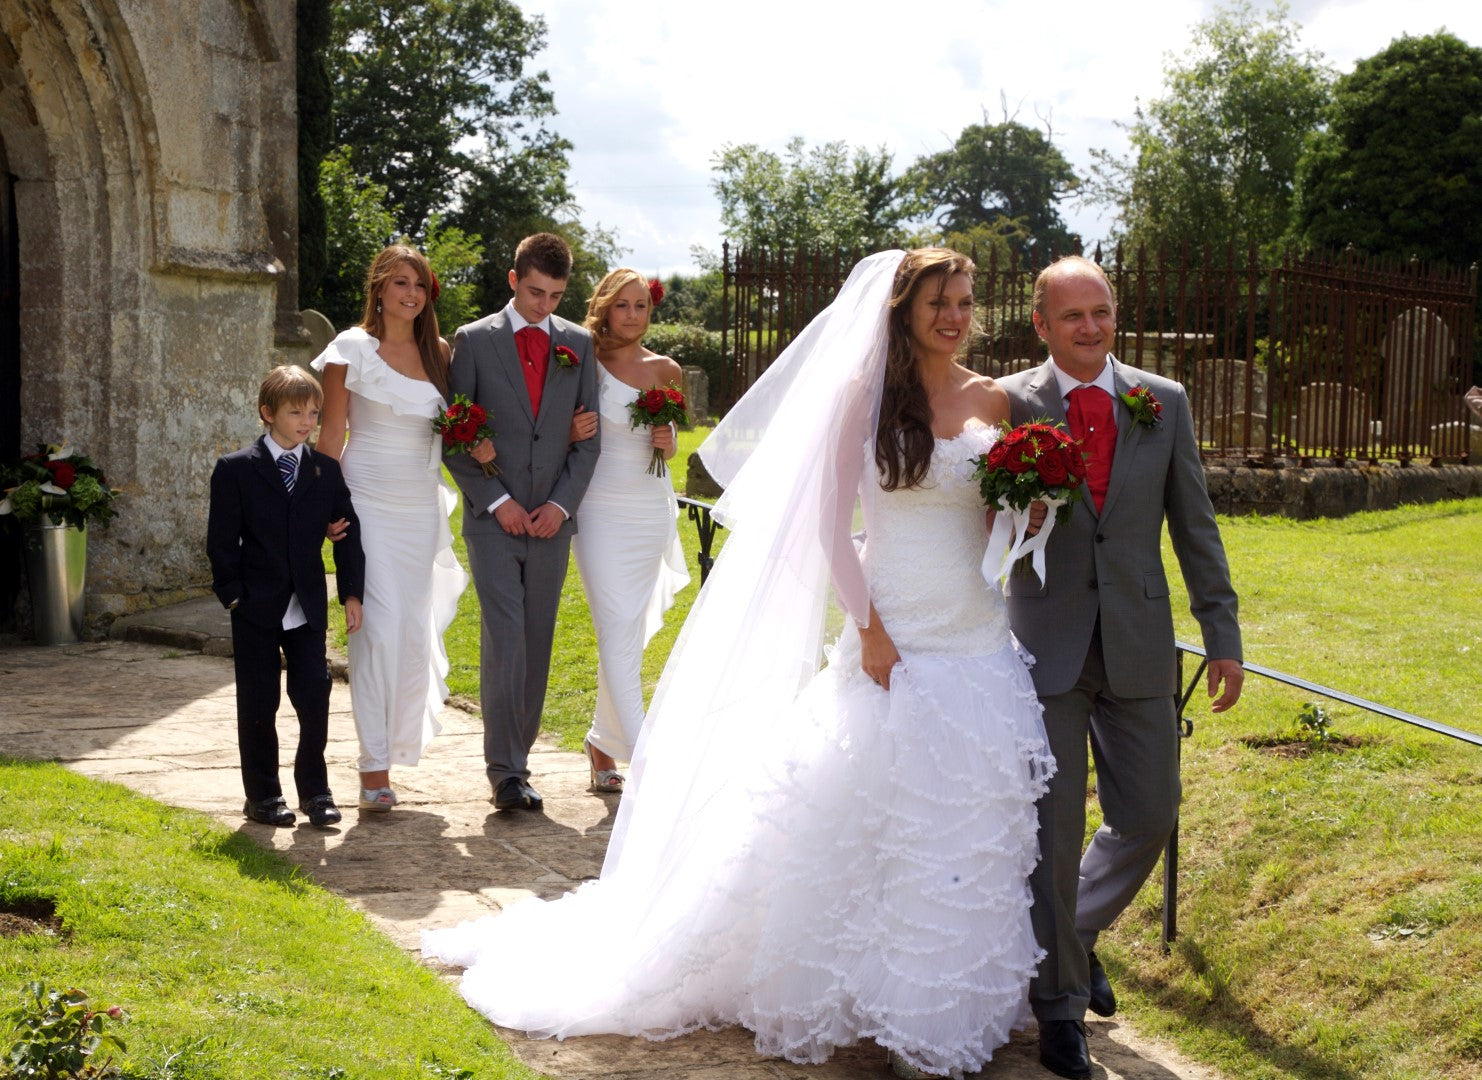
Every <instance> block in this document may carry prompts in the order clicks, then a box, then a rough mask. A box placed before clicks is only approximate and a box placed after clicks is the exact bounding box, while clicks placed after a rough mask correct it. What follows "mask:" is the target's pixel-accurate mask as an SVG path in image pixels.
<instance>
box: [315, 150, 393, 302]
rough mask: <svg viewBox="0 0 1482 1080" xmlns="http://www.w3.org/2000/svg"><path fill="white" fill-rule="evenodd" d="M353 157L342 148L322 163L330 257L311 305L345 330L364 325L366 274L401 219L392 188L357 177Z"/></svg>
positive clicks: (321, 177)
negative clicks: (392, 205)
mask: <svg viewBox="0 0 1482 1080" xmlns="http://www.w3.org/2000/svg"><path fill="white" fill-rule="evenodd" d="M350 156H351V155H350V150H349V148H348V147H344V146H342V147H340V148H339V149H337V150H335V151H333V152H332V153H330V154H328V155H326V157H325V158H324V161H323V163H322V164H321V165H320V169H319V193H320V194H321V195H322V196H323V198H324V220H325V235H326V248H327V251H328V256H329V258H328V265H327V269H326V270H325V273H324V276H323V278H322V279H321V281H320V286H319V289H318V290H317V291H316V292H315V293H314V294H313V295H312V296H310V298H309V300H310V305H309V306H311V307H313V308H316V309H318V310H319V311H321V312H323V313H324V315H325V317H326V318H328V319H329V321H330V322H331V323H333V324H334V325H335V328H336V329H340V330H343V329H344V328H345V327H347V326H353V325H354V324H355V323H358V322H359V321H360V316H361V313H362V312H363V310H364V306H365V272H366V270H367V269H369V267H370V264H371V260H372V259H374V258H375V257H376V252H378V251H380V250H381V249H382V248H383V247H385V246H386V245H387V244H389V243H390V242H391V238H392V237H393V236H394V235H395V233H396V221H395V219H394V218H393V217H392V216H391V211H390V210H388V209H387V208H386V188H385V187H384V186H383V185H381V184H378V183H376V182H375V181H374V180H367V179H365V178H364V177H361V176H357V175H356V173H355V169H354V167H353V166H352V165H351V164H350Z"/></svg>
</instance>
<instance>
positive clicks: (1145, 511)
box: [999, 256, 1244, 1078]
mask: <svg viewBox="0 0 1482 1080" xmlns="http://www.w3.org/2000/svg"><path fill="white" fill-rule="evenodd" d="M1033 306H1034V312H1033V318H1034V328H1035V331H1036V332H1037V333H1038V334H1039V336H1040V338H1041V339H1042V340H1043V341H1044V342H1045V344H1046V345H1047V346H1048V347H1049V350H1050V359H1049V360H1047V361H1046V362H1045V363H1044V364H1042V365H1041V366H1040V367H1038V368H1032V369H1030V370H1028V371H1024V372H1020V373H1019V374H1016V375H1010V376H1008V377H1007V378H1005V379H1001V380H999V385H1000V386H1002V387H1003V388H1004V389H1005V390H1006V391H1007V392H1008V395H1009V402H1010V414H1011V418H1012V421H1013V423H1015V424H1020V423H1024V422H1025V421H1028V420H1033V419H1038V418H1042V417H1048V418H1049V419H1050V420H1052V421H1060V422H1063V423H1066V424H1067V426H1068V427H1069V429H1070V432H1071V434H1072V435H1073V436H1074V437H1075V438H1077V439H1079V440H1082V442H1083V445H1084V447H1085V449H1086V450H1087V452H1088V455H1089V456H1088V459H1087V474H1088V475H1087V481H1086V485H1087V487H1088V488H1089V491H1087V492H1086V493H1085V494H1084V496H1083V498H1082V500H1081V501H1080V502H1078V503H1076V504H1075V506H1074V512H1073V513H1072V515H1071V517H1070V519H1069V520H1068V521H1066V522H1065V523H1064V524H1061V525H1057V526H1056V527H1055V530H1054V532H1053V533H1051V535H1050V540H1049V544H1048V545H1047V547H1046V551H1045V564H1046V580H1045V583H1044V584H1041V583H1040V582H1039V580H1038V579H1037V578H1036V577H1034V576H1033V575H1028V576H1025V575H1020V574H1013V575H1010V577H1009V581H1008V585H1007V587H1006V589H1005V591H1006V593H1007V599H1008V610H1009V621H1010V624H1011V625H1012V626H1013V630H1014V633H1015V635H1016V636H1017V637H1018V638H1019V640H1020V641H1021V642H1022V643H1023V644H1024V646H1025V648H1027V649H1028V650H1029V651H1030V652H1031V653H1033V654H1034V657H1035V664H1034V667H1033V668H1032V669H1031V671H1032V673H1033V676H1034V685H1035V690H1036V691H1037V692H1038V694H1039V699H1040V703H1041V704H1042V705H1043V706H1044V720H1045V729H1046V731H1047V733H1048V735H1049V739H1050V749H1051V750H1052V751H1053V752H1054V755H1055V761H1056V764H1057V766H1058V771H1057V772H1056V774H1055V777H1054V779H1053V780H1052V781H1051V782H1050V789H1049V791H1048V792H1047V793H1046V794H1045V795H1044V797H1043V798H1042V799H1041V800H1040V803H1039V822H1040V825H1039V845H1040V861H1039V864H1038V866H1037V867H1036V868H1035V870H1034V873H1033V875H1032V876H1031V878H1030V885H1031V888H1032V889H1033V892H1034V908H1033V911H1032V917H1033V920H1034V928H1035V936H1036V937H1037V938H1038V939H1039V943H1040V946H1041V947H1042V948H1044V949H1045V950H1046V956H1045V959H1044V960H1043V961H1042V962H1041V964H1040V966H1039V971H1038V974H1037V975H1036V977H1035V979H1034V981H1033V983H1032V984H1031V985H1030V992H1029V996H1030V1004H1031V1006H1032V1007H1033V1009H1034V1013H1035V1016H1036V1018H1037V1019H1038V1020H1039V1031H1040V1061H1041V1063H1042V1064H1044V1066H1045V1067H1046V1068H1047V1069H1049V1070H1050V1071H1051V1072H1053V1073H1055V1074H1056V1075H1057V1076H1064V1077H1070V1078H1079V1077H1089V1076H1090V1075H1091V1061H1090V1056H1089V1054H1088V1051H1087V1048H1086V1031H1085V1024H1084V1017H1085V1013H1086V1008H1087V1006H1088V1004H1089V1006H1090V1008H1091V1010H1092V1011H1093V1012H1096V1013H1098V1014H1099V1015H1102V1016H1110V1015H1111V1014H1112V1013H1113V1012H1114V1011H1115V1010H1116V999H1115V997H1114V996H1113V994H1112V989H1111V985H1110V983H1109V982H1107V979H1106V973H1105V972H1104V971H1103V970H1102V967H1101V965H1100V964H1099V963H1098V962H1097V960H1096V954H1095V953H1094V952H1093V951H1092V949H1093V948H1094V946H1095V944H1096V937H1097V935H1098V934H1099V933H1100V932H1101V931H1102V930H1105V929H1106V928H1107V927H1108V926H1110V925H1111V923H1112V921H1113V920H1114V919H1115V918H1116V917H1117V915H1119V914H1120V913H1121V912H1122V910H1123V909H1124V908H1125V907H1126V906H1127V905H1128V904H1129V903H1130V902H1131V900H1132V898H1133V897H1134V896H1136V894H1137V891H1138V889H1139V888H1141V887H1142V884H1143V882H1144V881H1146V880H1147V878H1148V875H1149V874H1151V873H1152V870H1153V867H1154V866H1155V865H1156V864H1157V861H1158V857H1159V855H1160V854H1161V853H1162V851H1163V849H1164V847H1165V846H1166V844H1167V842H1168V838H1169V836H1170V835H1171V833H1172V830H1173V825H1174V822H1175V819H1176V817H1177V814H1178V802H1179V791H1180V789H1179V777H1178V729H1177V717H1176V710H1175V704H1174V700H1175V695H1176V693H1177V690H1178V687H1177V673H1176V670H1175V659H1174V647H1173V640H1174V639H1173V613H1172V609H1171V607H1170V604H1169V598H1168V579H1167V577H1166V574H1165V569H1164V566H1163V558H1162V550H1161V546H1160V541H1161V533H1162V529H1163V522H1164V519H1165V516H1166V519H1167V523H1168V533H1169V536H1170V537H1171V539H1172V541H1173V550H1174V553H1175V554H1176V555H1177V556H1178V562H1179V566H1180V568H1181V570H1182V573H1183V578H1184V585H1185V587H1186V588H1187V590H1188V594H1189V607H1190V610H1191V611H1192V612H1193V614H1194V617H1195V618H1196V619H1197V620H1198V621H1199V628H1200V630H1201V632H1202V634H1203V638H1204V648H1205V651H1206V653H1207V654H1208V655H1209V657H1210V661H1209V687H1208V689H1209V696H1210V697H1212V698H1216V700H1215V701H1214V704H1213V706H1212V708H1213V710H1214V711H1215V712H1223V711H1224V710H1225V709H1228V708H1229V707H1230V706H1232V705H1234V704H1235V702H1236V700H1237V699H1238V698H1239V697H1240V687H1241V682H1242V680H1243V678H1244V671H1243V669H1242V667H1241V650H1240V628H1239V625H1238V624H1237V622H1236V600H1235V590H1234V588H1233V587H1232V586H1231V584H1230V570H1229V566H1228V564H1227V563H1226V560H1225V549H1224V545H1223V544H1222V543H1221V542H1220V534H1219V528H1218V527H1217V526H1216V524H1215V520H1214V510H1213V508H1212V507H1211V505H1210V502H1209V494H1208V492H1207V491H1206V490H1205V487H1204V469H1203V465H1202V464H1201V462H1200V459H1199V447H1198V444H1197V443H1196V441H1195V439H1194V432H1193V419H1192V416H1191V414H1190V411H1189V404H1188V399H1187V398H1186V397H1185V396H1184V391H1183V387H1181V386H1180V385H1179V384H1178V383H1176V382H1173V381H1172V380H1169V379H1164V378H1160V377H1159V376H1156V375H1151V374H1148V373H1145V372H1142V371H1138V370H1137V369H1135V368H1130V367H1127V366H1126V365H1124V364H1122V363H1120V362H1119V361H1117V360H1116V359H1115V358H1114V357H1113V356H1112V355H1111V351H1110V350H1111V347H1112V337H1113V333H1114V332H1115V330H1116V315H1117V309H1116V301H1115V299H1114V298H1113V296H1112V291H1111V286H1110V284H1109V283H1108V281H1107V278H1106V274H1105V273H1104V272H1103V271H1102V269H1101V267H1099V266H1097V265H1096V264H1095V263H1093V262H1091V261H1089V260H1087V259H1083V258H1080V257H1079V256H1076V257H1071V258H1066V259H1061V260H1059V261H1058V262H1056V263H1054V264H1052V265H1051V266H1049V267H1047V268H1046V269H1045V270H1044V271H1043V272H1042V273H1041V274H1040V275H1039V278H1038V279H1037V280H1036V281H1035V284H1034V300H1033ZM1124 395H1130V396H1131V397H1132V399H1133V404H1129V403H1128V402H1127V401H1126V400H1124V397H1123V396H1124ZM1143 395H1146V396H1143ZM1216 695H1218V696H1217V697H1216ZM1088 737H1089V741H1090V747H1091V755H1092V756H1093V757H1094V759H1095V762H1096V794H1097V798H1098V800H1099V801H1100V803H1101V810H1102V815H1103V820H1104V824H1103V825H1102V826H1101V827H1100V828H1099V829H1098V830H1097V831H1096V835H1095V836H1094V837H1093V838H1092V840H1091V845H1090V847H1089V848H1087V849H1086V852H1085V855H1084V857H1083V856H1082V854H1081V844H1082V842H1083V839H1084V836H1085V828H1086V779H1087V753H1086V746H1087V740H1088Z"/></svg>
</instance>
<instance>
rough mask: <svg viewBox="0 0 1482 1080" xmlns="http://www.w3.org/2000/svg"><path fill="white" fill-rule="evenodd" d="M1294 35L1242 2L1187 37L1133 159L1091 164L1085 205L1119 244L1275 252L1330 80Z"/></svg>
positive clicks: (1145, 112) (1284, 20)
mask: <svg viewBox="0 0 1482 1080" xmlns="http://www.w3.org/2000/svg"><path fill="white" fill-rule="evenodd" d="M1298 33H1299V27H1298V26H1297V25H1296V24H1295V23H1293V22H1291V21H1290V20H1289V19H1288V17H1287V9H1286V6H1285V5H1284V4H1281V3H1278V4H1276V5H1275V6H1273V7H1272V8H1271V9H1270V10H1268V11H1265V12H1264V13H1258V12H1257V11H1256V10H1255V9H1254V8H1253V7H1252V6H1251V4H1250V3H1249V2H1248V0H1238V2H1236V3H1232V4H1230V5H1229V6H1222V7H1220V8H1217V9H1216V11H1215V14H1214V15H1213V16H1212V17H1211V18H1209V19H1208V20H1206V21H1204V22H1201V23H1199V24H1197V25H1196V26H1195V27H1194V31H1193V43H1192V46H1191V48H1190V50H1189V52H1188V53H1187V54H1186V55H1185V56H1184V57H1182V58H1177V59H1175V58H1170V59H1169V61H1168V63H1167V64H1166V66H1165V68H1164V85H1165V87H1166V93H1165V94H1164V95H1163V96H1162V97H1160V98H1156V99H1154V100H1152V101H1150V102H1148V103H1147V106H1146V108H1143V107H1139V108H1138V109H1137V112H1136V119H1135V120H1134V121H1133V123H1132V124H1131V126H1130V128H1129V138H1130V140H1131V143H1132V156H1131V158H1130V159H1119V158H1116V157H1114V156H1112V155H1111V154H1110V153H1108V152H1106V151H1096V152H1095V154H1094V155H1093V156H1094V157H1095V158H1096V162H1097V164H1096V165H1095V166H1094V168H1093V170H1092V181H1091V183H1090V185H1089V188H1090V197H1091V199H1092V201H1095V202H1100V203H1103V204H1107V205H1111V206H1114V207H1116V209H1117V212H1118V214H1119V216H1120V218H1121V238H1122V239H1124V240H1126V241H1128V242H1130V243H1131V244H1134V245H1137V244H1140V245H1143V246H1145V247H1146V248H1147V249H1148V250H1150V251H1151V250H1156V249H1158V248H1160V247H1166V248H1167V249H1168V250H1170V251H1177V250H1179V249H1180V248H1181V247H1183V246H1185V245H1187V246H1188V247H1189V248H1190V249H1191V250H1198V249H1199V248H1201V247H1203V246H1206V245H1207V246H1209V247H1211V248H1223V247H1224V246H1225V244H1227V243H1233V244H1234V245H1235V249H1236V250H1237V251H1243V250H1245V249H1246V248H1247V247H1249V246H1250V245H1251V244H1255V245H1257V246H1258V247H1263V248H1266V249H1268V250H1269V249H1272V248H1274V247H1276V246H1277V245H1278V244H1279V243H1280V241H1281V239H1282V237H1283V236H1284V235H1285V234H1286V232H1287V227H1288V223H1289V221H1290V219H1291V208H1292V198H1293V185H1294V182H1295V179H1296V175H1297V162H1298V158H1299V157H1300V154H1301V151H1302V143H1303V139H1304V138H1305V137H1306V136H1307V135H1308V134H1309V133H1310V132H1312V131H1314V130H1315V129H1316V128H1317V126H1318V123H1319V121H1320V119H1321V115H1322V109H1323V106H1324V105H1325V104H1326V102H1327V100H1328V88H1329V86H1330V83H1331V80H1332V73H1331V71H1330V70H1329V69H1328V68H1326V67H1325V66H1324V65H1323V64H1322V56H1321V54H1320V53H1317V52H1315V51H1311V50H1305V49H1302V48H1300V46H1299V42H1298Z"/></svg>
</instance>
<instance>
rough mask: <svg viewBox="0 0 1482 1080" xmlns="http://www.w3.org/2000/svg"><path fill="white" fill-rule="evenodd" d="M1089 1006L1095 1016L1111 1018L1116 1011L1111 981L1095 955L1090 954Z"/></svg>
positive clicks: (1115, 998) (1115, 1000)
mask: <svg viewBox="0 0 1482 1080" xmlns="http://www.w3.org/2000/svg"><path fill="white" fill-rule="evenodd" d="M1089 959H1090V961H1091V1004H1090V1005H1089V1006H1088V1008H1089V1009H1090V1010H1091V1011H1092V1012H1093V1013H1095V1014H1096V1015H1097V1016H1111V1015H1113V1014H1114V1013H1115V1012H1116V1011H1117V995H1116V994H1113V993H1112V988H1111V980H1109V979H1108V978H1107V977H1106V969H1105V968H1104V967H1102V966H1101V961H1100V960H1098V959H1096V954H1095V953H1091V954H1090V957H1089Z"/></svg>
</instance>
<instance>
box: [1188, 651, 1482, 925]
mask: <svg viewBox="0 0 1482 1080" xmlns="http://www.w3.org/2000/svg"><path fill="white" fill-rule="evenodd" d="M1173 647H1174V649H1175V650H1177V652H1178V671H1179V678H1180V680H1181V679H1182V678H1183V667H1184V656H1185V654H1187V655H1189V656H1197V657H1198V658H1199V665H1198V667H1197V668H1196V669H1195V671H1194V675H1193V678H1191V679H1190V680H1189V682H1188V685H1187V686H1185V687H1184V688H1183V690H1182V691H1180V693H1179V695H1178V734H1179V759H1180V760H1182V759H1183V740H1184V739H1187V738H1189V737H1190V736H1192V735H1193V734H1194V722H1193V721H1192V720H1190V719H1188V718H1187V717H1185V716H1184V709H1186V708H1187V707H1188V704H1189V701H1190V700H1191V699H1192V698H1193V696H1194V691H1195V690H1197V689H1198V688H1199V680H1200V679H1202V678H1204V672H1205V670H1206V669H1207V668H1208V667H1209V657H1208V655H1207V654H1206V653H1205V652H1204V650H1203V649H1201V648H1200V647H1199V646H1197V645H1190V644H1188V643H1187V642H1184V641H1175V642H1174V643H1173ZM1242 666H1243V667H1244V668H1245V673H1246V674H1247V675H1259V676H1260V677H1261V678H1263V679H1270V680H1271V681H1272V682H1278V683H1282V684H1283V685H1286V686H1294V687H1296V688H1297V689H1299V690H1306V691H1307V692H1308V693H1311V694H1317V695H1319V696H1320V697H1325V698H1328V699H1330V700H1332V701H1338V702H1342V703H1343V704H1344V705H1352V706H1354V707H1355V708H1358V709H1363V710H1364V711H1365V712H1371V713H1374V714H1375V715H1376V716H1383V717H1386V718H1387V719H1390V720H1398V721H1400V722H1401V723H1404V724H1410V725H1412V726H1414V727H1418V728H1423V729H1425V730H1426V731H1430V732H1433V733H1435V734H1437V735H1445V736H1446V737H1447V738H1450V739H1456V740H1458V741H1459V742H1464V743H1470V744H1471V745H1473V746H1482V735H1479V734H1477V733H1476V732H1473V731H1466V730H1464V729H1463V728H1457V727H1452V726H1451V725H1450V724H1443V723H1441V722H1440V721H1437V720H1427V719H1426V718H1425V717H1423V716H1416V715H1415V714H1414V713H1411V712H1405V710H1403V709H1393V708H1390V707H1389V706H1388V705H1381V704H1379V702H1377V701H1370V700H1368V699H1367V698H1361V697H1358V696H1356V695H1354V694H1349V693H1345V692H1344V691H1342V690H1335V689H1333V687H1331V686H1323V685H1322V684H1321V683H1315V682H1312V681H1311V680H1310V679H1304V678H1302V677H1300V676H1298V675H1288V674H1287V673H1286V672H1284V671H1277V670H1276V669H1275V668H1268V667H1262V666H1261V665H1260V664H1243V665H1242ZM1177 937H1178V818H1177V817H1175V818H1174V819H1173V833H1172V835H1170V836H1169V838H1168V847H1167V849H1166V850H1165V851H1164V853H1163V948H1164V949H1167V948H1168V947H1169V945H1171V944H1172V943H1173V941H1174V939H1175V938H1177Z"/></svg>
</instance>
